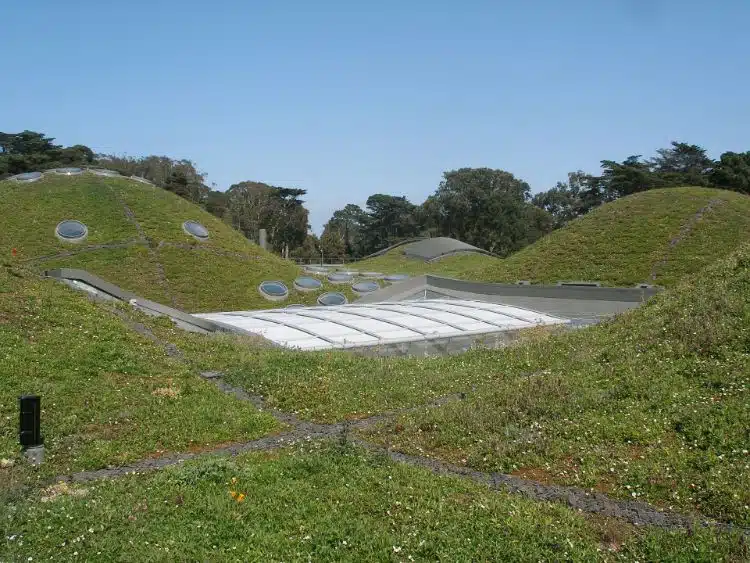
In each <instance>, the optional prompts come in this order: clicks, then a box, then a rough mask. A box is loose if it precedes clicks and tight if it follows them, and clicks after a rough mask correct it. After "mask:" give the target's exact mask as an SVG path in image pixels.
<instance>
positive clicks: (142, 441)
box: [0, 265, 278, 503]
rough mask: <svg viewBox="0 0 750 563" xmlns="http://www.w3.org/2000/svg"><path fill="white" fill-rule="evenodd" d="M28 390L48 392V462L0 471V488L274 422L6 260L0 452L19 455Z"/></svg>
mask: <svg viewBox="0 0 750 563" xmlns="http://www.w3.org/2000/svg"><path fill="white" fill-rule="evenodd" d="M121 307H122V311H121V314H125V313H126V312H128V311H129V310H130V309H129V307H128V306H125V305H122V306H121ZM28 393H36V394H40V395H41V397H42V409H43V414H42V417H43V422H42V425H43V427H42V431H43V433H44V434H45V448H46V461H45V463H44V464H43V465H42V467H41V469H40V470H39V472H36V473H33V474H21V473H16V470H17V471H18V472H23V471H26V470H28V467H26V465H25V464H23V463H16V465H15V468H14V469H12V470H5V469H3V470H0V490H2V489H3V488H4V487H3V486H4V485H6V486H7V485H9V482H11V481H14V480H23V479H26V478H28V477H50V476H55V475H59V474H61V473H64V472H69V471H76V470H82V469H92V468H100V467H103V466H106V465H108V464H122V463H127V462H129V461H132V460H135V459H141V458H143V457H147V456H158V455H160V454H161V452H163V451H184V450H187V449H189V448H192V447H196V448H201V447H205V446H206V445H207V444H212V443H217V442H224V441H227V440H246V439H252V438H255V437H258V436H261V435H263V434H265V433H266V432H268V431H269V430H272V429H274V428H276V427H277V426H278V425H277V423H276V422H275V420H273V419H272V418H271V417H270V416H268V415H266V414H262V413H260V412H258V411H257V410H256V409H255V408H254V407H252V406H251V405H249V404H248V403H246V402H245V403H243V402H240V401H238V400H236V399H234V398H233V397H230V396H228V395H225V394H223V393H221V392H220V391H218V390H217V389H216V388H215V387H214V386H213V385H210V384H208V383H206V382H204V381H203V380H201V379H200V378H199V377H197V376H196V375H195V374H194V373H193V372H192V371H191V370H190V369H189V368H188V367H187V366H186V365H185V364H184V363H183V362H181V361H178V359H175V358H173V357H171V356H169V355H168V354H167V352H166V351H165V349H164V348H163V347H162V346H161V345H159V344H158V343H156V342H154V341H153V340H152V339H149V338H147V336H145V335H142V334H139V333H137V332H135V331H133V330H132V329H131V328H130V326H128V325H127V324H126V323H125V322H123V320H121V319H120V318H119V317H118V316H116V315H114V314H112V312H110V311H105V310H103V309H102V308H101V307H100V306H98V305H96V304H94V303H92V302H91V301H89V300H88V299H86V298H84V297H83V296H81V294H79V293H77V292H74V291H73V290H70V289H68V288H67V287H65V286H64V285H62V284H60V283H58V282H54V281H52V280H42V279H39V278H37V277H36V276H32V275H28V274H23V273H18V272H17V271H16V270H13V269H10V268H8V267H7V266H2V265H0V458H4V459H10V460H13V459H17V458H18V457H19V446H18V436H17V432H18V427H17V424H18V422H17V421H18V403H17V397H18V396H19V395H22V394H28ZM0 503H1V500H0Z"/></svg>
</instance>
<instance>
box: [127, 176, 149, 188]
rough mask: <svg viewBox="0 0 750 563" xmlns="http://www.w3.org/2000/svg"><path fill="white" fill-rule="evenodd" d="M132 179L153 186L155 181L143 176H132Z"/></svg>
mask: <svg viewBox="0 0 750 563" xmlns="http://www.w3.org/2000/svg"><path fill="white" fill-rule="evenodd" d="M130 179H131V180H135V181H136V182H140V183H141V184H148V185H149V186H153V185H154V183H153V182H152V181H151V180H146V178H144V177H142V176H131V177H130Z"/></svg>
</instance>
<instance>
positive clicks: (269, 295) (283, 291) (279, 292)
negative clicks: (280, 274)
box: [258, 281, 289, 301]
mask: <svg viewBox="0 0 750 563" xmlns="http://www.w3.org/2000/svg"><path fill="white" fill-rule="evenodd" d="M258 291H259V292H260V294H261V295H262V296H263V297H265V298H266V299H268V300H269V301H282V300H283V299H286V298H287V297H288V296H289V289H288V288H287V287H286V285H285V284H284V282H280V281H264V282H262V283H261V284H260V285H259V286H258Z"/></svg>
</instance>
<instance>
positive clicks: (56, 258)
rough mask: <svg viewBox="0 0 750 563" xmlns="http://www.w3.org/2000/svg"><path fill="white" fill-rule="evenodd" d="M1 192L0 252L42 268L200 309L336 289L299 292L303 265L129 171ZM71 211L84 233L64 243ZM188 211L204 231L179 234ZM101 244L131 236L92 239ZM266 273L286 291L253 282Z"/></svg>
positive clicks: (310, 299) (310, 300) (11, 185)
mask: <svg viewBox="0 0 750 563" xmlns="http://www.w3.org/2000/svg"><path fill="white" fill-rule="evenodd" d="M0 196H2V197H0V215H2V216H3V217H4V218H7V220H4V224H3V226H4V236H3V237H2V238H0V256H3V257H5V258H7V259H9V260H11V259H12V260H13V261H14V262H15V263H26V264H31V265H33V266H34V267H35V268H36V269H37V270H38V271H41V270H46V269H53V268H62V267H66V268H80V269H84V270H87V271H89V272H91V273H94V274H96V275H98V276H100V277H102V278H104V279H105V280H107V281H110V282H112V283H115V284H116V285H119V286H120V287H122V288H124V289H128V290H130V291H133V292H134V293H136V294H138V295H140V296H142V297H146V298H148V299H152V300H154V301H158V302H161V303H166V304H172V303H174V304H176V305H177V306H180V307H183V308H185V309H186V310H189V311H196V312H197V311H216V310H239V309H266V308H273V307H283V306H286V305H288V304H291V303H302V304H307V305H310V304H314V303H315V301H316V299H317V297H318V296H319V295H320V294H321V293H323V292H324V291H326V290H329V291H330V290H334V289H335V290H337V291H341V290H342V289H341V288H339V287H336V288H333V287H331V286H329V285H328V284H326V286H325V287H324V288H323V289H321V290H320V291H318V292H312V293H301V292H296V291H295V290H294V289H293V287H292V285H293V284H292V282H293V281H294V278H296V277H297V276H298V275H300V273H301V270H300V269H299V268H298V267H297V266H296V265H294V264H293V263H291V262H289V261H286V260H282V259H281V258H279V257H278V256H275V255H273V254H271V253H268V252H265V251H263V250H261V249H260V248H259V247H258V246H257V245H255V244H254V243H252V242H250V241H248V240H247V239H245V237H244V236H242V234H240V233H239V232H238V231H235V230H234V229H232V228H231V227H230V226H228V225H226V224H224V223H223V222H222V221H220V220H219V219H217V218H216V217H214V216H213V215H210V214H209V213H206V212H205V211H203V210H202V209H200V208H199V207H197V206H195V205H193V204H192V203H190V202H188V201H186V200H184V199H182V198H180V197H177V196H176V195H174V194H172V193H170V192H167V191H165V190H162V189H159V188H156V187H154V186H149V185H146V184H142V183H139V182H136V181H134V180H129V179H127V178H106V177H99V176H94V175H92V174H83V175H81V176H73V177H65V176H54V175H51V174H50V175H46V176H45V177H44V178H43V179H42V180H40V181H38V182H34V183H32V184H18V183H15V182H2V183H0ZM125 206H127V209H128V210H129V211H130V212H131V213H132V217H129V216H128V213H127V212H126V207H125ZM70 218H73V219H77V220H80V221H82V222H83V223H85V224H86V225H87V226H88V228H89V236H88V238H87V239H86V241H84V243H82V244H69V243H68V244H66V243H63V242H61V241H60V240H58V239H57V237H56V236H55V226H56V225H57V224H58V223H59V222H60V221H61V220H63V219H70ZM187 220H195V221H198V222H200V223H202V224H203V225H204V226H205V227H206V228H207V229H208V230H209V232H210V238H209V239H208V240H206V241H197V240H196V239H194V238H193V237H191V236H189V235H187V234H185V233H184V231H183V230H182V224H183V222H184V221H187ZM134 221H137V223H138V226H139V227H140V231H139V229H138V228H137V226H136V223H135V222H134ZM102 244H110V245H111V244H116V245H124V244H129V246H128V247H126V248H99V247H97V245H102ZM13 249H15V255H14V254H13ZM63 253H65V254H63ZM71 253H72V255H69V254H71ZM49 257H52V259H49ZM41 258H45V259H44V260H41ZM264 280H281V281H284V282H285V283H286V284H287V286H288V287H289V288H290V291H291V295H290V298H289V299H288V300H286V301H281V302H273V301H267V300H266V299H264V298H263V297H262V296H261V295H260V294H259V293H258V290H257V288H258V285H259V284H260V282H262V281H264ZM217 286H218V287H221V291H217ZM343 291H344V293H346V294H347V296H348V297H349V299H353V298H354V297H355V296H354V295H353V294H352V293H351V291H350V290H348V289H343Z"/></svg>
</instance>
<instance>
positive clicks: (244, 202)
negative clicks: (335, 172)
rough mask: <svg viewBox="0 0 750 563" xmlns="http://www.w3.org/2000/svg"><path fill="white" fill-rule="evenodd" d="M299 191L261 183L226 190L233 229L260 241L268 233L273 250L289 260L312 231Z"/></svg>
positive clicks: (302, 191)
mask: <svg viewBox="0 0 750 563" xmlns="http://www.w3.org/2000/svg"><path fill="white" fill-rule="evenodd" d="M305 193H307V192H306V191H305V190H300V189H296V188H280V187H276V186H269V185H268V184H264V183H262V182H252V181H246V182H240V183H238V184H234V185H232V186H231V187H230V188H229V189H228V190H227V208H228V214H229V218H230V221H231V223H232V225H233V226H234V227H235V228H237V229H239V230H240V231H242V232H243V233H244V234H245V236H246V237H247V238H250V239H253V240H257V237H258V231H259V230H260V229H266V232H267V234H268V242H269V244H270V245H271V247H272V248H273V249H274V250H276V251H278V252H280V253H281V254H283V255H284V256H286V257H288V256H289V253H290V251H291V250H293V249H294V248H296V247H297V246H300V245H301V244H302V243H303V242H304V241H305V237H306V236H307V232H308V229H309V225H308V211H307V209H306V208H305V207H304V202H303V201H302V200H301V199H299V198H300V196H303V195H305Z"/></svg>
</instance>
